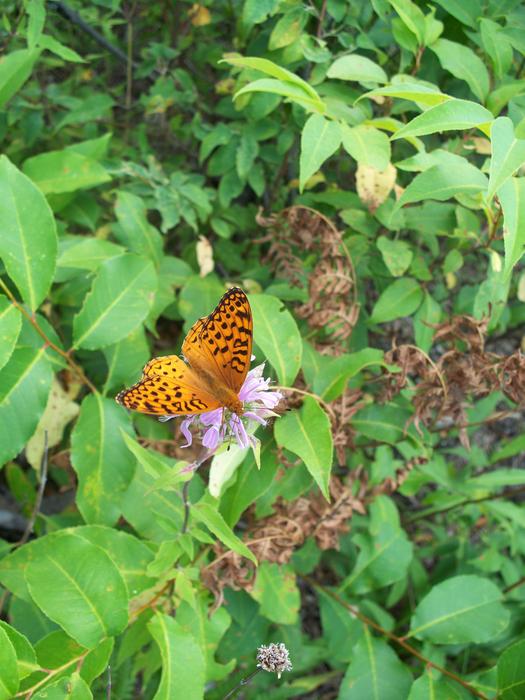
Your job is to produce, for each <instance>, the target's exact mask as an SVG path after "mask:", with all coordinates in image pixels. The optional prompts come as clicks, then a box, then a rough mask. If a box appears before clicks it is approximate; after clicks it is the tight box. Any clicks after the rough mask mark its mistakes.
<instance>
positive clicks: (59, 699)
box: [32, 672, 93, 700]
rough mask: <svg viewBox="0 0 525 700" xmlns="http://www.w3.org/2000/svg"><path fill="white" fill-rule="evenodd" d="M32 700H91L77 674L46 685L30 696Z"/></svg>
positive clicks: (86, 686)
mask: <svg viewBox="0 0 525 700" xmlns="http://www.w3.org/2000/svg"><path fill="white" fill-rule="evenodd" d="M32 698H33V699H34V700H92V698H93V695H92V693H91V690H90V689H89V686H88V684H87V683H86V681H85V680H84V679H83V678H82V677H81V676H80V674H79V673H78V672H75V673H73V674H72V675H71V676H64V677H63V678H60V679H59V680H58V681H55V682H54V683H50V684H49V685H46V687H45V688H42V689H41V690H39V691H38V692H37V693H36V694H35V695H33V696H32Z"/></svg>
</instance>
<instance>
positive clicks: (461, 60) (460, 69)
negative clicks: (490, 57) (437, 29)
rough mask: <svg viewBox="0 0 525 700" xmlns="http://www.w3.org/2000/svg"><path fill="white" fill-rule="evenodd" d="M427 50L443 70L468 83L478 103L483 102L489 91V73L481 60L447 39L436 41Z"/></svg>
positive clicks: (468, 49)
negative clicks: (433, 54) (436, 58)
mask: <svg viewBox="0 0 525 700" xmlns="http://www.w3.org/2000/svg"><path fill="white" fill-rule="evenodd" d="M429 48H430V49H432V51H433V52H434V53H435V54H436V56H437V57H438V59H439V62H440V63H441V65H442V67H443V68H444V69H445V70H447V71H450V73H452V75H453V76H454V77H455V78H459V80H464V81H465V82H466V83H468V86H469V87H470V89H471V90H472V92H473V93H474V95H476V97H477V98H478V99H479V100H480V102H484V101H485V98H486V97H487V95H488V92H489V89H490V81H489V73H488V70H487V68H486V66H485V64H484V63H483V61H482V60H481V58H479V56H477V55H476V54H475V53H474V51H473V50H472V49H471V48H469V47H468V46H464V45H463V44H458V43H456V42H455V41H449V40H448V39H438V40H437V41H436V42H435V43H434V44H432V46H430V47H429Z"/></svg>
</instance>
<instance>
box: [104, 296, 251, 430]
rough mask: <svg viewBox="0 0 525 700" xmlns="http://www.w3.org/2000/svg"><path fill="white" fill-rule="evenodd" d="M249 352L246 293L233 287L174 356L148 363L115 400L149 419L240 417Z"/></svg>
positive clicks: (191, 330) (248, 305)
mask: <svg viewBox="0 0 525 700" xmlns="http://www.w3.org/2000/svg"><path fill="white" fill-rule="evenodd" d="M251 352H252V315H251V309H250V304H249V302H248V298H247V297H246V294H245V293H244V292H243V291H242V289H239V288H238V287H234V288H232V289H230V290H229V291H227V292H226V294H224V296H223V297H222V299H221V300H220V301H219V303H218V305H217V307H216V309H215V310H214V311H213V312H212V313H211V314H210V315H209V316H207V317H204V318H200V319H198V321H196V322H195V323H194V325H193V326H192V328H191V329H190V331H189V333H188V335H187V336H186V338H185V340H184V343H183V345H182V353H183V355H184V358H185V360H186V362H185V361H184V360H183V359H181V358H180V357H178V356H177V355H168V356H166V357H157V358H154V359H153V360H150V362H148V364H147V365H146V366H145V367H144V369H143V371H142V378H141V379H140V381H139V382H137V383H136V384H134V385H133V386H132V387H130V388H129V389H125V390H124V391H121V392H120V394H118V396H117V397H116V400H117V402H118V403H120V404H122V405H123V406H125V407H126V408H130V409H132V410H135V411H139V412H141V413H149V414H151V415H159V416H166V415H193V414H200V413H206V412H208V411H213V410H215V409H217V408H221V407H222V408H227V409H228V410H230V411H231V412H232V413H235V414H237V415H239V416H240V415H242V413H243V402H242V401H241V400H240V398H239V392H240V390H241V387H242V385H243V383H244V380H245V378H246V375H247V373H248V369H249V367H250V359H251Z"/></svg>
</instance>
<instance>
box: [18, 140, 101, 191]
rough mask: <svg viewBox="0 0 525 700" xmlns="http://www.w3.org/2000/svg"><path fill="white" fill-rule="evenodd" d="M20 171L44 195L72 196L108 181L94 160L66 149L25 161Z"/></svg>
mask: <svg viewBox="0 0 525 700" xmlns="http://www.w3.org/2000/svg"><path fill="white" fill-rule="evenodd" d="M22 170H23V172H24V174H25V175H27V177H29V178H31V180H33V182H34V183H35V185H37V186H38V188H39V189H40V190H41V191H42V192H43V193H44V194H59V193H61V192H76V191H77V190H82V189H88V188H90V187H96V186H97V185H102V184H104V183H105V182H109V181H110V180H111V177H110V176H109V174H108V173H107V171H106V169H105V168H104V167H103V166H102V165H100V163H98V162H97V161H96V160H94V159H93V158H88V157H87V156H84V155H82V154H80V153H75V152H74V151H72V150H68V149H65V150H63V151H50V152H49V153H40V154H39V155H37V156H33V157H32V158H28V159H27V160H26V161H25V162H24V165H23V167H22Z"/></svg>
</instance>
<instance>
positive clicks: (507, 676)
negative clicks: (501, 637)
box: [498, 639, 525, 700]
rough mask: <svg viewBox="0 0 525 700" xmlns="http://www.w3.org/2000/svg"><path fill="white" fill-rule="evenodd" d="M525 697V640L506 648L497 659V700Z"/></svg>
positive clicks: (520, 699)
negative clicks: (498, 699)
mask: <svg viewBox="0 0 525 700" xmlns="http://www.w3.org/2000/svg"><path fill="white" fill-rule="evenodd" d="M524 696H525V640H523V639H521V640H520V641H518V642H517V643H516V644H513V645H512V646H510V647H507V648H506V649H505V651H504V652H503V653H502V654H501V656H500V657H499V659H498V698H500V699H501V700H522V698H523V697H524Z"/></svg>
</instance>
